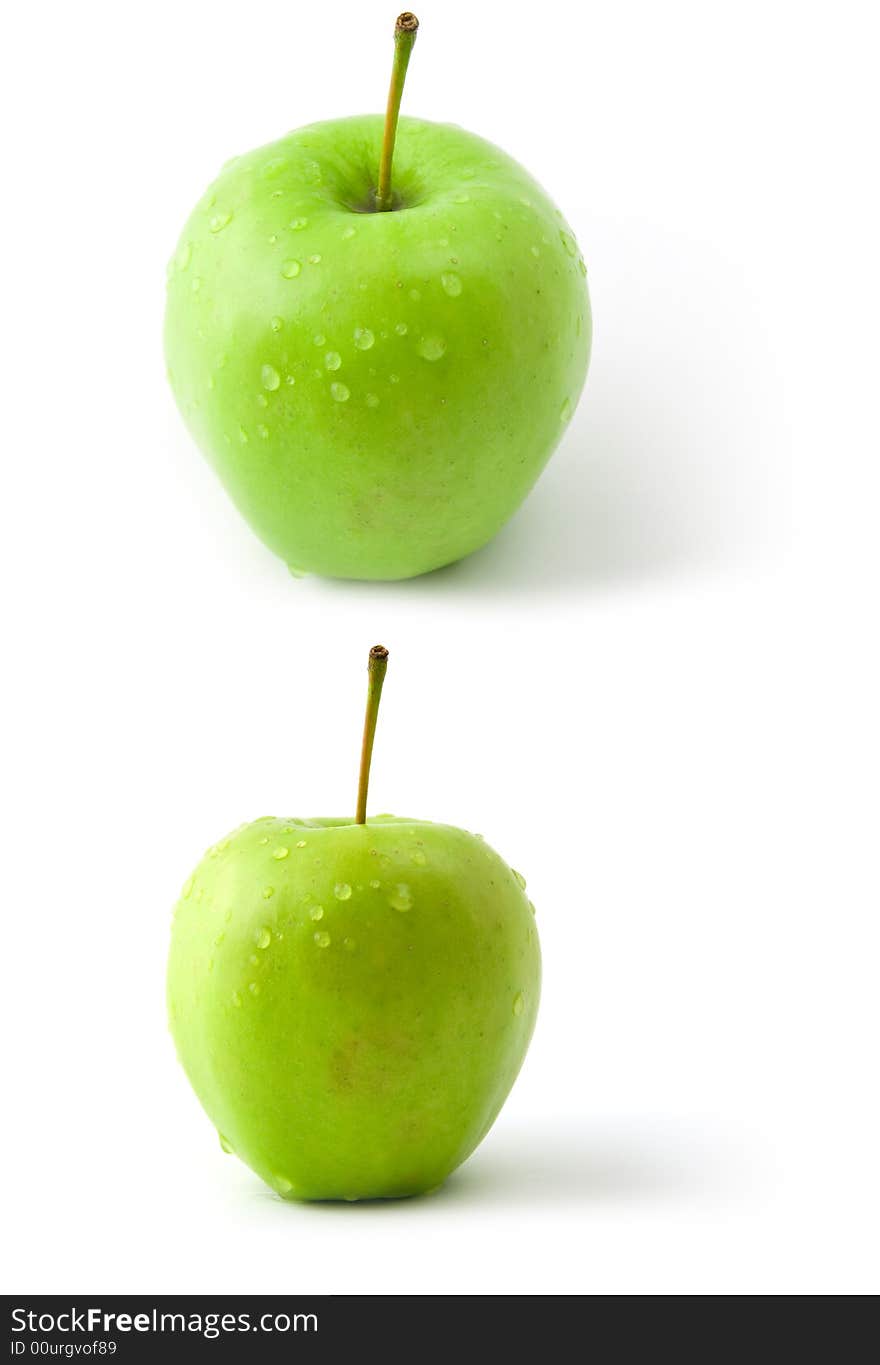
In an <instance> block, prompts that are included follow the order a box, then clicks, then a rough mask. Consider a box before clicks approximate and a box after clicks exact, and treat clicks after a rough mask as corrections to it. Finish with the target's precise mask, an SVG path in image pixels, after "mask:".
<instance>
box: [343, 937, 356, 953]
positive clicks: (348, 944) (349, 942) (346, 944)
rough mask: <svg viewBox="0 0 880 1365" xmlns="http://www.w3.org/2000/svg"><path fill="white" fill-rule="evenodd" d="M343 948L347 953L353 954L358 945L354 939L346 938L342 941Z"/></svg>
mask: <svg viewBox="0 0 880 1365" xmlns="http://www.w3.org/2000/svg"><path fill="white" fill-rule="evenodd" d="M342 946H343V948H344V949H345V951H346V952H347V953H353V952H354V950H355V948H356V947H357V944H356V943H355V941H354V939H353V938H344V939H343V940H342Z"/></svg>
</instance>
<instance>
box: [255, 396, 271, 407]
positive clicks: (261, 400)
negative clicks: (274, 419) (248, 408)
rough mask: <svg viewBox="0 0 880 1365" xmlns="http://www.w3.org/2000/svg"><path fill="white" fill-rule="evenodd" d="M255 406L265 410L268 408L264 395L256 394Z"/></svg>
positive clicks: (267, 401)
mask: <svg viewBox="0 0 880 1365" xmlns="http://www.w3.org/2000/svg"><path fill="white" fill-rule="evenodd" d="M257 404H258V406H259V407H261V408H267V407H268V406H269V400H268V398H267V397H266V395H265V394H264V393H258V394H257Z"/></svg>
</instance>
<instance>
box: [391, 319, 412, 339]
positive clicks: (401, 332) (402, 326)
mask: <svg viewBox="0 0 880 1365" xmlns="http://www.w3.org/2000/svg"><path fill="white" fill-rule="evenodd" d="M394 330H395V332H396V333H397V335H398V336H399V337H405V336H406V334H407V332H408V331H409V328H408V327H407V325H406V323H405V322H398V323H396V324H395V327H394Z"/></svg>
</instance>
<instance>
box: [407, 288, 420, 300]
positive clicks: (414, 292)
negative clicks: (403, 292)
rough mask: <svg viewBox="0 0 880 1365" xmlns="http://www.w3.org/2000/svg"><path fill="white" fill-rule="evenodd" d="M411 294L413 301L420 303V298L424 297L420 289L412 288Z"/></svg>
mask: <svg viewBox="0 0 880 1365" xmlns="http://www.w3.org/2000/svg"><path fill="white" fill-rule="evenodd" d="M409 296H410V298H411V299H412V301H413V303H418V301H419V299H420V298H421V297H422V296H421V294H420V293H419V291H418V289H411V290H410V291H409Z"/></svg>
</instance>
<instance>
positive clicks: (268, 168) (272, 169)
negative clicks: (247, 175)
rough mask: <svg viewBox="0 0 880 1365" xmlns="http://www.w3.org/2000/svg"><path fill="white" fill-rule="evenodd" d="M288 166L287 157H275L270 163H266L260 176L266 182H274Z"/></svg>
mask: <svg viewBox="0 0 880 1365" xmlns="http://www.w3.org/2000/svg"><path fill="white" fill-rule="evenodd" d="M286 166H287V158H286V157H283V156H273V157H272V158H271V159H270V160H269V161H267V162H265V163H264V165H263V169H262V171H261V172H260V174H261V175H262V176H263V178H264V179H265V180H274V179H275V177H276V176H278V175H280V174H281V172H282V171H283V170H284V169H285V167H286Z"/></svg>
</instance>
